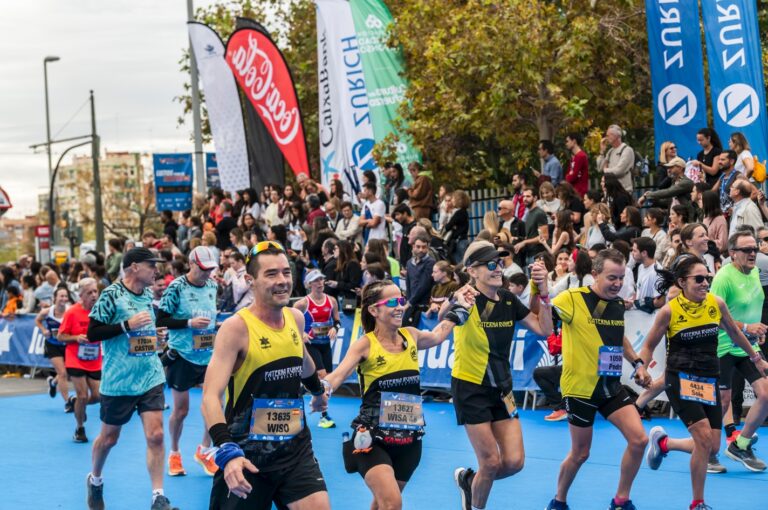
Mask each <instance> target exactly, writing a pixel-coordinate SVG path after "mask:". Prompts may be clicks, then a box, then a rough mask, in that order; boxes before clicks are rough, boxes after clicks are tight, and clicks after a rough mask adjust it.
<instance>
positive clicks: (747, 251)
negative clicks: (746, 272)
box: [733, 248, 760, 255]
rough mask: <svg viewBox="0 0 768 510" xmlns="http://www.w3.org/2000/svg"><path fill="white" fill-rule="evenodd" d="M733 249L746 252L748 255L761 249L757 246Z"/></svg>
mask: <svg viewBox="0 0 768 510" xmlns="http://www.w3.org/2000/svg"><path fill="white" fill-rule="evenodd" d="M733 251H740V252H741V253H746V254H747V255H750V254H752V253H757V252H758V251H760V250H759V249H757V248H734V249H733Z"/></svg>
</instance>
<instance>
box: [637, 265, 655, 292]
mask: <svg viewBox="0 0 768 510" xmlns="http://www.w3.org/2000/svg"><path fill="white" fill-rule="evenodd" d="M656 265H657V263H653V264H651V265H650V266H648V267H645V266H644V265H643V264H638V266H637V300H639V301H641V302H642V300H643V299H645V298H647V297H651V298H657V297H659V295H660V294H659V293H658V292H656V280H657V279H658V274H657V273H656Z"/></svg>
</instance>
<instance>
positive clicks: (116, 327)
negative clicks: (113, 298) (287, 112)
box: [87, 317, 123, 342]
mask: <svg viewBox="0 0 768 510" xmlns="http://www.w3.org/2000/svg"><path fill="white" fill-rule="evenodd" d="M122 332H123V328H122V327H120V324H104V323H103V322H101V321H100V320H98V319H94V318H93V317H91V320H90V322H89V323H88V335H87V336H88V341H89V342H101V341H102V340H107V339H109V338H114V337H116V336H118V335H120V334H121V333H122Z"/></svg>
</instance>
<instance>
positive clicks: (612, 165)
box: [597, 124, 635, 193]
mask: <svg viewBox="0 0 768 510" xmlns="http://www.w3.org/2000/svg"><path fill="white" fill-rule="evenodd" d="M621 137H622V131H621V128H620V127H619V126H617V125H616V124H613V125H611V126H608V129H607V130H606V131H605V138H603V139H602V140H600V156H598V158H597V168H598V169H599V170H600V171H601V172H603V173H605V174H612V175H615V176H616V177H617V178H618V179H619V182H620V183H621V185H622V186H624V189H625V190H627V191H628V192H630V193H631V192H632V190H633V189H634V184H633V182H632V165H634V162H635V151H634V150H632V147H630V146H629V145H627V144H626V143H624V142H622V140H621Z"/></svg>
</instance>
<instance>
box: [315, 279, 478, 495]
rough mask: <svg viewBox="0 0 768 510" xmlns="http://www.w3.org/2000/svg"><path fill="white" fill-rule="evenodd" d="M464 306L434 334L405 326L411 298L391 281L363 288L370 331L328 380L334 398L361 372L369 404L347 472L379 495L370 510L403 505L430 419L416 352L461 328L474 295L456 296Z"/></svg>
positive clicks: (346, 450)
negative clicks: (423, 399)
mask: <svg viewBox="0 0 768 510" xmlns="http://www.w3.org/2000/svg"><path fill="white" fill-rule="evenodd" d="M457 298H458V302H457V304H456V305H454V307H453V309H452V310H451V311H449V312H448V313H447V314H446V316H445V319H444V320H443V321H442V322H440V324H438V325H437V326H436V327H435V328H434V329H433V330H432V331H420V330H418V329H416V328H411V327H405V328H404V327H402V323H403V311H404V310H405V304H406V300H405V298H404V297H403V295H402V292H401V291H400V288H399V287H398V286H397V285H395V284H394V282H392V281H390V280H383V281H378V282H373V283H370V284H368V285H366V286H365V287H364V288H363V291H362V310H361V316H362V317H361V319H362V324H363V331H364V332H365V334H364V335H363V336H361V337H360V338H359V339H358V340H357V341H356V342H354V343H353V344H352V345H351V346H350V348H349V350H348V351H347V354H346V355H345V356H344V359H343V360H342V362H341V363H340V364H339V366H338V367H337V368H336V370H335V371H334V372H333V373H332V374H330V375H329V376H328V377H327V378H326V379H324V380H323V383H324V386H326V391H327V393H328V396H329V397H330V395H331V394H332V393H333V391H335V390H336V389H337V388H338V387H339V386H341V385H342V384H344V381H345V380H346V379H347V378H348V377H349V376H350V374H351V373H352V371H353V370H355V369H357V375H358V381H359V383H360V394H361V395H362V403H361V405H360V414H359V415H358V416H357V418H355V419H354V420H353V421H352V429H353V430H354V432H353V436H352V438H351V439H350V440H347V441H345V442H344V444H343V455H344V466H345V467H346V470H347V472H348V473H355V472H357V473H360V476H362V477H363V479H364V480H365V483H366V484H367V485H368V487H369V488H370V489H371V492H373V503H372V504H371V508H379V509H385V508H387V509H400V508H402V496H401V492H402V491H403V489H404V488H405V485H406V483H408V480H410V478H411V475H412V474H413V472H414V471H415V470H416V467H417V466H418V465H419V461H420V460H421V449H422V442H421V437H422V436H423V435H424V425H425V423H424V415H423V413H422V407H421V405H422V404H421V388H420V385H419V357H418V353H417V350H422V349H429V348H430V347H433V346H435V345H439V344H441V343H442V342H443V341H444V340H445V339H446V338H447V337H448V335H449V334H450V332H451V330H452V329H453V326H454V324H461V323H462V322H463V321H464V320H466V318H467V317H468V311H467V308H468V307H469V306H470V305H471V303H473V302H474V291H473V289H471V287H465V288H464V289H463V290H462V292H457Z"/></svg>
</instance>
